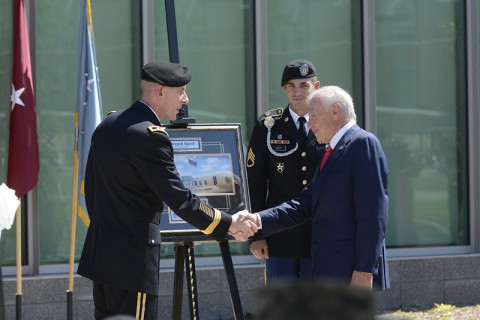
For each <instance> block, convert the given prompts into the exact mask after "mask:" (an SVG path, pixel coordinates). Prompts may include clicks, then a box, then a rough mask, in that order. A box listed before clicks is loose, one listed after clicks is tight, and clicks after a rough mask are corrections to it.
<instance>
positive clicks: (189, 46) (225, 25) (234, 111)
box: [154, 0, 255, 132]
mask: <svg viewBox="0 0 480 320" xmlns="http://www.w3.org/2000/svg"><path fill="white" fill-rule="evenodd" d="M174 3H175V12H176V22H177V36H178V51H179V56H180V63H181V64H184V65H186V66H188V67H190V68H192V81H191V82H190V83H189V84H188V86H187V92H188V96H189V98H190V103H189V115H190V116H191V117H195V119H196V122H197V123H241V124H242V127H243V128H242V129H243V131H244V132H245V130H246V129H249V128H250V126H251V125H252V122H251V121H250V118H248V117H247V116H248V115H250V114H253V109H254V108H253V106H254V103H255V96H254V88H255V82H254V79H255V77H254V61H253V56H254V46H253V44H254V30H253V1H251V0H224V1H217V0H204V1H195V0H176V1H174ZM165 17H166V13H165V5H164V1H160V0H157V1H156V2H155V18H154V20H155V31H154V32H155V58H157V59H164V60H169V59H170V57H169V53H168V49H169V48H168V36H167V29H166V18H165ZM227 110H228V112H227Z"/></svg>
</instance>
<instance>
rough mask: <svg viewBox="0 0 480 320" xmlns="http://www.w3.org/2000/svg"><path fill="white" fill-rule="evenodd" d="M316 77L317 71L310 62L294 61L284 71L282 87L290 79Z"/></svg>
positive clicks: (303, 60)
mask: <svg viewBox="0 0 480 320" xmlns="http://www.w3.org/2000/svg"><path fill="white" fill-rule="evenodd" d="M316 75H317V70H315V66H314V65H313V63H311V62H310V61H308V60H305V59H297V60H292V61H290V62H289V63H288V64H287V65H286V66H285V68H284V69H283V75H282V83H281V86H282V87H283V86H284V85H285V83H287V81H288V80H290V79H303V78H311V77H314V76H316Z"/></svg>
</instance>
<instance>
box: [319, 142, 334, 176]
mask: <svg viewBox="0 0 480 320" xmlns="http://www.w3.org/2000/svg"><path fill="white" fill-rule="evenodd" d="M330 153H332V147H330V145H328V147H327V150H326V151H325V154H324V155H323V158H322V164H321V165H320V171H321V170H322V168H323V165H324V164H325V162H327V159H328V157H329V156H330Z"/></svg>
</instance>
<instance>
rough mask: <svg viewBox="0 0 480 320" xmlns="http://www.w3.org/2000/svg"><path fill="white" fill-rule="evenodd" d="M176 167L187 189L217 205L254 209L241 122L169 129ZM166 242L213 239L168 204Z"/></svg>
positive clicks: (163, 224)
mask: <svg viewBox="0 0 480 320" xmlns="http://www.w3.org/2000/svg"><path fill="white" fill-rule="evenodd" d="M167 132H168V135H169V138H170V141H171V143H172V146H173V152H174V162H175V166H176V168H177V170H178V173H179V174H180V177H181V178H182V181H183V183H184V185H185V187H186V188H188V189H190V190H191V191H192V193H194V194H196V195H197V196H198V197H199V198H200V199H201V200H202V201H204V202H206V203H208V204H210V205H211V206H213V207H214V208H216V209H218V210H221V211H223V212H226V213H228V214H234V213H236V212H238V211H240V210H244V209H246V210H249V211H250V197H249V194H248V182H247V176H246V169H245V162H244V149H243V141H242V131H241V125H240V124H189V125H188V126H186V127H170V128H167ZM160 229H161V235H162V241H164V242H172V241H173V242H175V241H185V240H186V239H185V238H188V239H191V240H194V241H213V239H211V238H210V237H209V236H207V235H205V234H203V233H202V232H201V231H200V230H198V229H197V228H195V227H194V226H192V225H190V224H189V223H188V222H186V221H184V220H183V219H182V218H180V217H179V216H177V215H176V214H175V212H174V211H173V210H172V209H171V208H169V207H168V206H167V204H165V203H164V209H163V211H162V217H161V220H160Z"/></svg>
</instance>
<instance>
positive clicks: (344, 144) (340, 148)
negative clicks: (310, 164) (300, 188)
mask: <svg viewBox="0 0 480 320" xmlns="http://www.w3.org/2000/svg"><path fill="white" fill-rule="evenodd" d="M358 130H360V127H359V126H358V125H357V124H355V125H354V126H353V127H351V128H350V129H348V131H347V132H345V134H344V135H343V137H342V138H341V139H340V141H338V143H337V145H336V146H335V149H333V150H332V153H331V154H330V156H329V157H328V159H327V162H325V164H324V166H323V168H322V170H321V171H320V172H317V174H316V179H315V182H314V188H315V189H314V190H313V199H312V200H313V201H312V203H313V209H314V210H315V208H316V207H317V205H318V200H319V198H320V195H321V193H322V188H323V187H324V186H325V177H326V176H328V174H329V173H330V172H331V171H332V170H333V169H334V168H335V164H336V163H337V162H338V161H339V160H340V159H341V157H342V154H343V153H344V152H345V151H346V150H347V148H348V144H349V143H350V142H351V141H352V137H353V135H354V133H355V132H356V131H358ZM318 169H319V170H320V166H319V167H318Z"/></svg>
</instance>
